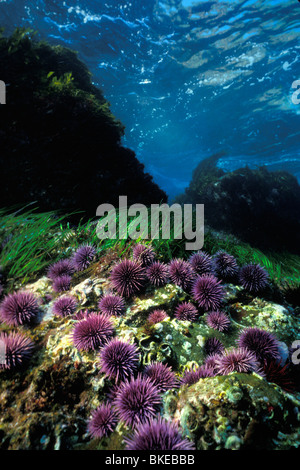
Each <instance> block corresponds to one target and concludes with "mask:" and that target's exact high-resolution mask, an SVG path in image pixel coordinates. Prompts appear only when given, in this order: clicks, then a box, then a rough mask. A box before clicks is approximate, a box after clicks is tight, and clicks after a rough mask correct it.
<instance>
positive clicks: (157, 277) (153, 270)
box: [146, 261, 169, 287]
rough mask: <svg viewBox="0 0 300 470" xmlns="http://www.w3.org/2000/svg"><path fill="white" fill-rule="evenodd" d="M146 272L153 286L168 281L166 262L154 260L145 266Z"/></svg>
mask: <svg viewBox="0 0 300 470" xmlns="http://www.w3.org/2000/svg"><path fill="white" fill-rule="evenodd" d="M146 274H147V278H148V279H149V282H150V283H151V284H152V285H153V286H155V287H161V286H164V285H165V284H166V283H167V282H168V278H169V268H168V265H167V264H165V263H161V262H160V261H155V262H154V263H152V264H151V266H149V267H148V268H147V271H146Z"/></svg>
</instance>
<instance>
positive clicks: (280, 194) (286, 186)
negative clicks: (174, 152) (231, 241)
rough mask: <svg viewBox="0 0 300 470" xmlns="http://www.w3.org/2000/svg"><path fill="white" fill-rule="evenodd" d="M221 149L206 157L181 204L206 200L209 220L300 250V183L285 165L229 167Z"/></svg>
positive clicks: (254, 240) (258, 242)
mask: <svg viewBox="0 0 300 470" xmlns="http://www.w3.org/2000/svg"><path fill="white" fill-rule="evenodd" d="M221 156H222V155H221V154H216V155H213V156H212V157H210V158H208V159H205V160H203V161H201V162H200V163H199V165H198V167H197V168H196V169H195V170H194V172H193V177H192V181H191V183H190V185H189V187H188V188H186V190H185V193H184V194H182V195H180V196H178V198H177V201H178V202H180V203H182V204H204V207H205V223H207V224H208V225H209V226H211V227H213V228H215V229H216V230H222V231H224V232H227V233H230V234H234V235H236V236H237V237H239V238H240V239H242V240H244V241H246V242H248V243H251V244H252V245H254V246H258V247H262V248H264V249H271V248H276V249H282V250H284V249H285V250H287V251H290V252H295V253H300V186H299V184H298V182H297V179H296V177H294V176H293V175H291V174H290V173H288V172H286V171H272V172H271V171H268V170H267V169H266V168H265V167H260V168H258V169H250V168H248V167H245V168H239V169H237V170H235V171H231V172H227V173H226V172H224V171H223V170H222V169H221V168H218V167H217V166H216V164H217V162H218V160H219V158H220V157H221Z"/></svg>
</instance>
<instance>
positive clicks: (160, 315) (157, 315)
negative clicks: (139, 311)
mask: <svg viewBox="0 0 300 470" xmlns="http://www.w3.org/2000/svg"><path fill="white" fill-rule="evenodd" d="M166 318H168V315H167V313H166V312H165V311H164V310H153V312H151V313H150V315H149V316H148V323H149V324H150V325H154V324H155V323H159V322H161V321H163V320H165V319H166Z"/></svg>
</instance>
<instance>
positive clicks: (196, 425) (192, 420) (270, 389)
mask: <svg viewBox="0 0 300 470" xmlns="http://www.w3.org/2000/svg"><path fill="white" fill-rule="evenodd" d="M299 405H300V402H299V400H298V399H297V398H295V397H294V396H292V395H289V394H286V393H284V392H283V391H282V390H281V389H280V388H279V387H277V386H275V385H273V384H269V383H268V382H266V381H265V380H264V379H263V378H262V377H260V376H257V375H255V374H252V375H248V374H238V373H233V374H231V375H228V376H216V377H211V378H205V379H200V380H199V381H198V382H197V383H196V384H194V385H192V386H190V387H187V386H185V387H183V388H182V389H181V390H180V392H179V394H178V397H176V395H175V394H174V393H168V394H167V395H166V397H165V399H164V413H165V416H166V417H168V418H170V417H171V416H173V417H174V419H175V420H177V421H178V422H179V423H180V426H181V427H182V429H183V431H184V433H185V434H186V435H187V436H188V437H189V438H190V439H192V440H194V441H195V443H196V446H197V449H198V450H219V449H232V450H234V449H239V450H246V449H250V448H251V449H256V450H275V449H285V448H289V447H298V442H297V440H299V434H300V422H299V417H298V411H297V410H298V407H299ZM295 427H296V428H297V429H298V430H297V433H295ZM295 434H297V439H295ZM282 436H284V438H283V437H282Z"/></svg>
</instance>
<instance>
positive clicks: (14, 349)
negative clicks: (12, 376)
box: [0, 332, 34, 369]
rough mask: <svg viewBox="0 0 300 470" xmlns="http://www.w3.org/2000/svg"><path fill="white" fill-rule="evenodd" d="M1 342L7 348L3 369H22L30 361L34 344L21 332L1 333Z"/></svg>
mask: <svg viewBox="0 0 300 470" xmlns="http://www.w3.org/2000/svg"><path fill="white" fill-rule="evenodd" d="M0 341H1V342H2V344H3V345H4V346H5V364H2V365H1V366H2V367H4V368H6V369H13V368H15V367H21V366H23V365H24V363H25V362H27V361H28V360H29V359H30V357H31V355H32V352H33V348H34V344H33V342H32V341H31V339H30V338H29V337H27V336H25V335H24V334H22V333H19V332H12V333H9V334H7V333H1V334H0Z"/></svg>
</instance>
